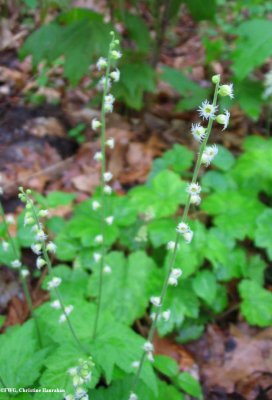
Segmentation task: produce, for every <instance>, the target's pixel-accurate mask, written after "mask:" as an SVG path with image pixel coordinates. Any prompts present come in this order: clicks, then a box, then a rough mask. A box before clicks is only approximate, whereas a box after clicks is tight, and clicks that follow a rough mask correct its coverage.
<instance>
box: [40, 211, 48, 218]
mask: <svg viewBox="0 0 272 400" xmlns="http://www.w3.org/2000/svg"><path fill="white" fill-rule="evenodd" d="M38 214H39V217H42V218H43V217H47V216H48V214H49V212H48V210H40V211H39V213H38Z"/></svg>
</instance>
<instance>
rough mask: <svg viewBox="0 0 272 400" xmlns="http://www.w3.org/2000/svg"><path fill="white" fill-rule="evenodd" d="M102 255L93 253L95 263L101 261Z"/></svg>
mask: <svg viewBox="0 0 272 400" xmlns="http://www.w3.org/2000/svg"><path fill="white" fill-rule="evenodd" d="M101 257H102V255H101V254H100V253H94V254H93V258H94V261H95V262H99V261H100V260H101Z"/></svg>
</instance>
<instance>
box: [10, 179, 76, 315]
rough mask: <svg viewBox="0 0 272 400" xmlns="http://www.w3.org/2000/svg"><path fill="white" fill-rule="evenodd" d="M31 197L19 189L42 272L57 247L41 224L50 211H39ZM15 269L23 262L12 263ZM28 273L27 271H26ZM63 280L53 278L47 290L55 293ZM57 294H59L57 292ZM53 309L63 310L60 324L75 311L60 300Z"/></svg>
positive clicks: (56, 277) (27, 192) (33, 246)
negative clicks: (49, 239)
mask: <svg viewBox="0 0 272 400" xmlns="http://www.w3.org/2000/svg"><path fill="white" fill-rule="evenodd" d="M29 195H31V190H30V189H27V190H26V191H24V189H23V188H22V187H20V188H19V198H20V200H21V201H22V202H23V203H25V208H26V213H25V217H24V225H25V226H31V227H32V228H31V230H32V231H33V232H34V233H35V239H34V243H32V245H31V250H32V251H33V253H34V254H36V255H37V259H36V267H37V269H38V270H41V269H42V268H43V267H45V266H46V265H47V264H48V263H49V262H50V259H49V253H51V254H54V253H56V250H57V246H56V245H55V243H53V242H52V241H48V240H47V239H48V238H47V235H46V233H45V232H44V229H43V224H42V223H41V222H40V218H46V217H48V215H49V212H48V210H46V209H41V210H37V209H36V207H35V205H34V202H33V200H32V199H31V198H30V197H29ZM12 266H13V268H20V267H21V262H20V261H19V260H14V261H13V262H12ZM26 271H27V270H26ZM22 275H25V276H27V275H28V271H27V274H26V272H24V270H23V271H22ZM61 282H62V279H61V278H59V277H58V276H53V277H52V278H51V279H50V280H49V281H48V282H47V290H49V291H55V292H56V289H57V288H58V287H59V286H60V285H61ZM56 294H57V292H56ZM51 307H53V308H54V309H56V310H57V309H62V311H63V313H62V314H61V315H60V317H59V323H63V322H65V321H66V320H67V317H68V315H69V314H71V312H72V311H73V309H74V307H73V305H68V306H66V307H64V306H62V304H61V302H60V300H55V301H53V302H52V303H51Z"/></svg>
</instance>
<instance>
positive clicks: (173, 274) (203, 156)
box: [128, 75, 232, 398]
mask: <svg viewBox="0 0 272 400" xmlns="http://www.w3.org/2000/svg"><path fill="white" fill-rule="evenodd" d="M212 82H213V83H214V84H215V90H214V96H213V101H212V103H209V102H208V101H207V100H206V101H205V102H203V103H202V105H201V106H200V108H199V112H200V115H201V116H202V117H203V118H204V119H208V125H207V128H206V129H205V137H201V134H202V133H204V132H203V131H202V132H200V133H198V134H197V138H198V139H199V137H201V140H198V141H199V142H201V144H200V149H199V154H198V157H197V162H196V164H195V168H194V172H193V177H192V182H191V184H190V185H189V186H188V187H187V192H189V195H188V196H187V201H186V204H185V206H184V210H183V214H182V218H181V220H182V222H181V223H179V224H178V226H177V228H176V240H175V241H171V242H169V243H168V245H167V248H168V249H171V250H172V253H171V254H170V255H169V258H170V262H169V266H168V269H167V273H166V276H165V280H164V283H163V287H162V291H161V295H160V304H161V305H162V306H163V303H164V299H165V295H166V293H167V288H168V285H169V284H170V285H176V284H177V281H178V278H179V277H180V275H181V270H179V269H178V268H174V263H175V260H176V255H177V249H178V243H179V239H180V236H182V237H183V239H184V240H185V242H186V243H190V242H191V241H192V239H193V232H192V231H191V229H190V228H189V225H188V224H187V219H188V213H189V209H190V204H192V203H193V202H194V203H197V202H198V201H199V200H200V196H199V193H200V189H201V188H200V186H199V185H198V184H197V179H198V176H199V172H200V168H201V164H202V163H205V164H206V165H208V164H209V163H210V162H211V160H212V158H213V157H214V156H215V155H216V153H217V151H218V149H217V147H216V146H207V142H208V139H209V136H210V133H211V129H212V125H213V121H214V119H215V113H216V111H217V108H218V106H217V97H218V92H219V85H220V75H214V76H213V78H212ZM223 89H224V88H223ZM223 89H222V90H223ZM230 89H232V86H231V87H230V88H228V90H230ZM229 94H231V91H230V92H229ZM197 128H199V125H197V126H194V127H193V131H194V130H195V129H197ZM203 129H204V128H203ZM192 133H193V132H192ZM194 133H195V132H194ZM192 199H193V200H192ZM160 317H163V314H162V313H161V308H157V309H155V312H154V313H153V317H152V324H151V327H150V330H149V334H148V337H147V342H146V343H145V345H144V352H143V354H142V357H141V361H140V364H139V367H138V369H137V371H136V374H135V378H134V380H133V383H132V387H131V391H130V393H135V392H136V390H135V389H136V387H137V383H138V381H139V379H140V375H141V371H142V368H143V365H144V362H145V360H146V358H148V359H151V357H153V347H152V346H153V345H152V341H153V338H154V333H155V331H156V325H157V322H158V321H161V318H160ZM169 317H170V316H169V313H166V319H167V318H169ZM149 353H151V357H150V355H149ZM128 398H129V395H128Z"/></svg>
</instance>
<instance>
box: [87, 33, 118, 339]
mask: <svg viewBox="0 0 272 400" xmlns="http://www.w3.org/2000/svg"><path fill="white" fill-rule="evenodd" d="M111 35H112V39H111V42H110V46H109V52H108V57H107V59H104V58H100V59H99V60H98V62H97V68H98V69H99V70H101V69H103V68H106V72H105V75H104V76H103V77H102V78H101V80H100V83H99V87H102V88H103V96H102V108H101V121H98V120H96V119H95V120H93V121H92V128H93V129H94V130H96V129H98V128H101V152H98V153H96V154H95V156H94V159H95V160H96V161H100V162H101V177H100V185H101V203H99V202H97V201H94V202H93V210H97V209H98V208H101V234H100V235H98V236H96V238H95V241H96V242H97V243H99V244H101V253H95V254H94V259H95V261H98V262H99V283H98V296H97V308H96V314H95V319H94V328H93V339H95V337H96V334H97V330H98V324H99V317H100V311H101V303H102V291H103V275H104V273H107V270H108V269H109V268H110V267H108V266H105V256H106V247H105V230H106V225H111V224H112V222H113V217H112V216H108V217H107V216H106V215H107V209H106V195H110V194H111V192H112V189H111V187H110V186H109V185H108V182H109V181H110V180H111V179H112V174H111V172H107V171H106V146H108V147H109V148H110V149H112V148H113V147H114V140H113V139H108V140H106V114H107V113H108V112H112V110H113V103H114V100H115V99H114V97H113V96H112V95H111V94H109V93H108V91H109V89H110V87H111V79H112V80H113V81H114V82H117V81H118V80H119V77H120V72H119V70H118V69H116V70H115V71H112V72H111V66H112V63H113V61H114V60H118V59H119V58H120V57H121V53H120V52H119V51H117V50H116V46H117V45H118V44H119V41H118V40H115V38H114V33H113V32H111Z"/></svg>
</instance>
